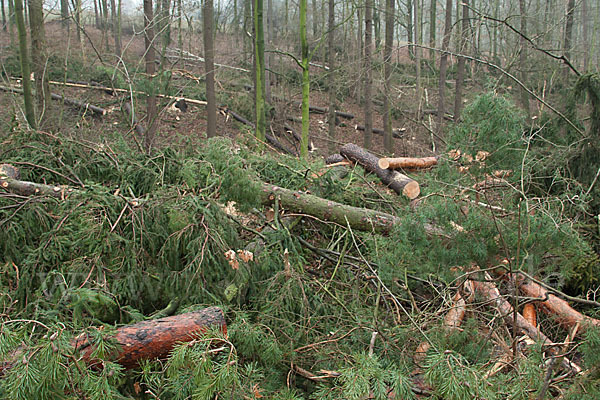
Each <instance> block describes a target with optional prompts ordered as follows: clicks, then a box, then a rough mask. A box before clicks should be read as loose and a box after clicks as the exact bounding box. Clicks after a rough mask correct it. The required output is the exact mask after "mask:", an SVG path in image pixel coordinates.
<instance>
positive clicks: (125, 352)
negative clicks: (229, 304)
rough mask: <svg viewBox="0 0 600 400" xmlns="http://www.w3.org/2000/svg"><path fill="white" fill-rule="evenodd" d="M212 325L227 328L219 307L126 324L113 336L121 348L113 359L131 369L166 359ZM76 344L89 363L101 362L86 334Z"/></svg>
mask: <svg viewBox="0 0 600 400" xmlns="http://www.w3.org/2000/svg"><path fill="white" fill-rule="evenodd" d="M211 327H212V328H218V329H220V330H222V331H223V332H227V325H226V323H225V316H224V315H223V311H222V310H221V309H220V308H219V307H209V308H205V309H203V310H200V311H195V312H190V313H186V314H180V315H174V316H171V317H166V318H161V319H157V320H151V321H142V322H138V323H137V324H133V325H128V326H124V327H122V328H119V329H118V330H117V333H116V334H115V336H114V340H115V341H116V342H117V344H118V345H119V350H118V351H117V352H116V354H114V355H113V357H112V361H115V362H117V363H119V364H121V365H122V366H124V367H125V368H128V369H129V368H135V367H136V366H137V365H138V363H139V362H140V361H141V360H151V359H164V358H166V357H167V355H168V354H169V352H170V351H171V350H172V349H173V346H175V344H177V343H182V342H189V341H191V340H193V339H194V338H196V337H198V335H199V334H201V333H203V332H206V330H208V329H209V328H211ZM73 346H74V347H75V349H76V350H79V352H80V355H81V357H82V359H83V360H84V361H85V363H86V364H88V365H91V366H94V365H97V364H98V363H99V361H98V360H94V359H93V358H92V353H93V352H94V350H95V346H94V345H93V344H92V343H90V341H89V340H88V338H87V337H85V336H83V337H82V336H80V337H78V338H77V339H75V340H74V341H73Z"/></svg>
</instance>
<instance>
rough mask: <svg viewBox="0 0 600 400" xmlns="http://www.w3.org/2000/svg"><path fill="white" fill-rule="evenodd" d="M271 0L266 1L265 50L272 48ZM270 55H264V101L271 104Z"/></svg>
mask: <svg viewBox="0 0 600 400" xmlns="http://www.w3.org/2000/svg"><path fill="white" fill-rule="evenodd" d="M273 22H274V21H273V0H267V49H270V48H271V46H272V42H271V41H272V40H273ZM271 60H272V58H271V53H269V52H267V54H265V101H266V102H267V103H269V104H270V103H271V79H272V78H273V76H272V75H271V72H270V69H271Z"/></svg>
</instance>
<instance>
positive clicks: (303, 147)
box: [300, 0, 314, 158]
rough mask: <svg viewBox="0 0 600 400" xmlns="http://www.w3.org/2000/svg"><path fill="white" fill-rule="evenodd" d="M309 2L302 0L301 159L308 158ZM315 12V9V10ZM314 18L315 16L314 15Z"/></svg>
mask: <svg viewBox="0 0 600 400" xmlns="http://www.w3.org/2000/svg"><path fill="white" fill-rule="evenodd" d="M307 8H308V4H307V0H300V46H301V51H302V61H301V63H302V136H301V139H302V140H301V141H300V157H302V158H306V157H308V128H309V122H310V119H309V118H310V116H309V106H310V104H309V95H310V81H309V77H308V67H309V65H308V62H309V60H308V41H307V39H306V14H307ZM313 11H314V9H313ZM313 18H314V15H313Z"/></svg>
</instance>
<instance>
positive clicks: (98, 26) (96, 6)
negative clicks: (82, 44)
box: [93, 0, 101, 29]
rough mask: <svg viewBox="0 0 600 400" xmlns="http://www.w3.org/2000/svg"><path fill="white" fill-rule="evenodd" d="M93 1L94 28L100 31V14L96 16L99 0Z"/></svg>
mask: <svg viewBox="0 0 600 400" xmlns="http://www.w3.org/2000/svg"><path fill="white" fill-rule="evenodd" d="M93 1H94V16H95V18H96V19H95V21H96V28H98V29H100V26H101V25H100V14H98V1H99V0H93Z"/></svg>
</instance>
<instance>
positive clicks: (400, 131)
mask: <svg viewBox="0 0 600 400" xmlns="http://www.w3.org/2000/svg"><path fill="white" fill-rule="evenodd" d="M354 129H356V130H357V131H364V130H365V127H364V126H362V125H355V126H354ZM371 130H372V131H373V133H374V134H376V135H384V134H385V131H384V130H383V129H379V128H372V129H371ZM404 131H405V129H392V136H393V137H395V138H397V139H400V138H402V137H404Z"/></svg>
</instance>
